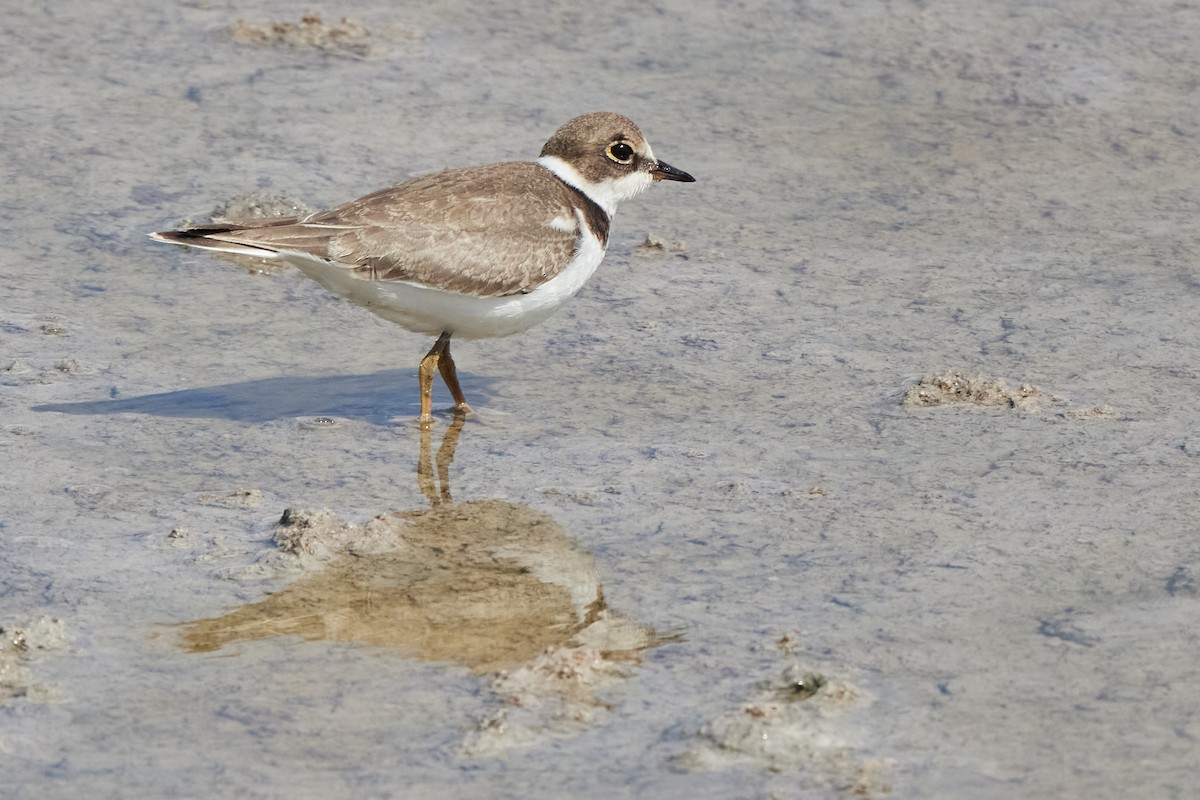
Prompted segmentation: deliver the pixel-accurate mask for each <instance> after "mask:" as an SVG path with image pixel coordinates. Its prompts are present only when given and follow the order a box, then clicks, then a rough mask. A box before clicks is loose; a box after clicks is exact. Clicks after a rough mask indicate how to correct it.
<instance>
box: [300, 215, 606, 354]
mask: <svg viewBox="0 0 1200 800" xmlns="http://www.w3.org/2000/svg"><path fill="white" fill-rule="evenodd" d="M575 216H576V222H575V224H576V225H577V226H578V229H579V231H580V232H581V234H582V235H581V236H580V240H579V247H578V248H577V249H576V251H575V255H574V257H572V258H571V263H570V264H568V265H567V268H566V269H564V270H563V271H562V272H560V273H558V274H557V275H555V276H554V277H553V278H551V279H550V280H548V281H546V282H545V283H543V284H542V285H541V286H539V287H537V288H536V289H534V290H533V291H532V292H529V293H528V294H514V295H509V296H507V297H476V296H474V295H469V294H459V293H457V292H445V291H441V290H438V289H431V288H429V287H427V286H421V285H420V284H416V283H406V282H404V281H368V280H363V279H362V278H359V277H355V275H354V273H353V272H351V271H350V270H348V269H346V268H345V267H343V266H339V265H337V264H331V263H329V262H328V261H324V260H321V259H317V258H313V257H311V256H305V255H302V254H299V253H284V254H283V255H284V257H285V258H287V260H288V261H290V262H291V263H293V264H295V265H296V266H297V267H298V268H299V269H300V271H301V272H303V273H304V274H305V275H307V276H308V277H309V278H312V279H313V280H314V281H316V282H317V283H319V284H321V285H322V286H324V287H325V288H326V289H328V290H330V291H331V292H334V293H335V294H340V295H342V296H343V297H345V298H346V299H347V300H350V301H351V302H352V303H356V304H357V305H360V306H363V307H364V308H367V309H369V310H371V311H373V312H374V313H375V314H378V315H379V316H381V317H383V318H384V319H386V320H388V321H389V322H394V323H396V324H397V325H399V326H401V327H403V328H407V329H408V330H410V331H413V332H414V333H425V334H428V335H430V336H438V335H440V334H441V333H442V331H450V332H451V333H452V334H454V337H455V338H456V339H489V338H493V337H498V336H511V335H512V334H514V333H520V332H521V331H524V330H527V329H529V328H532V327H533V326H534V325H537V324H538V323H539V322H542V321H543V320H545V319H546V318H547V317H549V316H550V315H551V314H553V313H554V312H555V311H557V310H558V308H559V306H561V305H562V304H563V303H565V302H566V301H567V300H569V299H570V298H571V297H573V296H574V295H575V293H576V292H578V291H579V290H580V289H582V288H583V285H584V284H585V283H587V280H588V278H590V277H592V273H594V272H595V271H596V267H598V266H600V262H601V261H602V260H604V245H603V244H601V243H600V240H599V239H598V238H596V236H595V234H593V233H592V231H591V229H590V228H589V227H588V226H587V222H586V221H585V219H584V217H583V215H582V212H580V211H576V212H575Z"/></svg>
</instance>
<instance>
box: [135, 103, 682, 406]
mask: <svg viewBox="0 0 1200 800" xmlns="http://www.w3.org/2000/svg"><path fill="white" fill-rule="evenodd" d="M660 180H670V181H686V182H692V181H694V180H695V178H693V177H692V176H691V175H689V174H688V173H686V172H684V171H683V170H679V169H676V168H675V167H672V166H670V165H669V164H667V163H665V162H663V161H659V160H658V159H657V158H656V157H655V156H654V151H652V150H651V149H650V144H649V143H648V142H647V141H646V138H645V137H644V136H643V135H642V132H641V131H640V130H638V127H637V125H635V124H633V122H632V121H630V120H629V119H627V118H626V117H623V116H621V115H620V114H614V113H611V112H598V113H594V114H584V115H583V116H580V117H576V118H575V119H573V120H571V121H570V122H568V123H566V124H565V125H563V126H562V127H561V128H559V129H558V130H557V131H555V133H554V135H553V136H551V137H550V139H549V141H547V142H546V145H545V146H544V147H543V148H542V152H541V156H540V157H539V158H538V160H537V161H516V162H507V163H502V164H489V165H486V166H479V167H466V168H461V169H447V170H444V171H442V172H437V173H433V174H430V175H423V176H420V177H416V178H412V179H411V180H408V181H405V182H404V183H401V184H399V185H397V186H392V187H390V188H388V189H381V190H379V191H377V192H372V193H371V194H368V195H365V196H363V197H360V198H358V199H357V200H351V201H350V202H348V203H343V204H342V205H340V206H337V207H336V208H333V209H330V210H328V211H318V212H317V213H315V214H310V215H308V216H306V217H303V218H299V217H279V218H263V219H229V220H219V221H216V222H214V223H213V224H209V225H198V226H195V227H191V228H184V229H182V230H177V231H160V232H158V233H152V234H150V236H151V237H152V238H154V239H157V240H159V241H162V242H169V243H171V244H179V245H185V246H187V247H196V248H200V249H204V250H216V251H220V252H224V253H237V254H241V255H249V256H257V257H259V258H265V259H284V260H285V261H287V262H289V263H291V264H294V265H295V266H296V267H298V268H299V269H300V271H301V272H303V273H304V274H305V275H307V276H308V277H309V278H312V279H313V280H315V281H316V282H317V283H319V284H321V285H322V286H324V287H325V288H326V289H329V290H330V291H333V292H335V293H337V294H340V295H342V296H344V297H346V298H347V299H349V300H350V301H351V302H354V303H357V304H358V305H360V306H363V307H364V308H367V309H368V310H370V311H373V312H375V313H376V314H378V315H379V316H381V317H383V318H384V319H386V320H389V321H391V322H394V323H396V324H398V325H400V326H401V327H404V328H406V329H408V330H410V331H413V332H415V333H425V334H429V335H431V336H436V337H438V338H437V341H436V342H435V343H434V345H433V347H432V348H430V350H429V352H428V353H427V354H426V355H425V357H424V358H423V359H421V365H420V369H419V370H418V377H419V381H420V390H421V417H420V422H421V424H422V425H423V426H428V425H429V424H430V422H431V421H432V419H433V416H432V413H431V408H430V407H431V398H432V393H433V374H434V372H441V375H442V380H444V381H445V383H446V386H447V388H449V389H450V394H451V395H452V396H453V397H454V404H455V405H454V409H455V411H456V412H459V413H464V414H465V413H468V412H469V411H470V406H468V405H467V400H466V398H465V397H464V396H463V392H462V389H461V388H460V387H459V385H458V377H457V374H456V372H455V368H454V359H453V358H452V357H451V356H450V338H451V337H452V336H457V337H459V338H461V339H483V338H490V337H497V336H509V335H511V334H514V333H519V332H521V331H524V330H526V329H528V328H530V327H532V326H534V325H536V324H537V323H539V322H541V321H542V320H544V319H546V318H547V317H549V316H550V315H551V314H552V313H554V311H555V310H556V309H558V307H559V306H561V305H562V304H563V303H564V302H565V301H566V300H567V299H568V298H570V297H571V296H573V295H574V294H575V293H576V292H578V291H579V290H580V288H582V286H583V284H584V283H585V282H586V281H587V279H588V278H590V277H591V275H592V273H593V272H595V270H596V267H597V266H599V264H600V261H601V260H602V259H603V258H604V252H605V249H606V247H607V245H608V229H609V225H610V223H611V222H612V218H613V214H615V213H616V210H617V205H618V204H619V203H620V202H621V201H623V200H627V199H629V198H631V197H633V196H635V195H637V194H639V193H641V192H642V191H644V190H645V189H646V188H647V187H649V186H650V184H651V183H653V182H655V181H660Z"/></svg>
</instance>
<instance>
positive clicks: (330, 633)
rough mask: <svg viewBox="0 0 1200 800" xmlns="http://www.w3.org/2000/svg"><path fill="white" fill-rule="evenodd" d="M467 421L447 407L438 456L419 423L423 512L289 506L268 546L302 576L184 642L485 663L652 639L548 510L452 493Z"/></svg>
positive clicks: (635, 646) (194, 629) (616, 650)
mask: <svg viewBox="0 0 1200 800" xmlns="http://www.w3.org/2000/svg"><path fill="white" fill-rule="evenodd" d="M464 421H465V418H464V417H463V416H461V415H456V416H455V417H454V420H453V422H451V424H450V425H449V427H448V428H447V430H446V432H445V434H444V435H443V437H442V441H441V444H440V446H439V448H438V451H437V456H436V460H435V459H434V458H433V456H432V453H431V449H432V448H431V441H430V432H429V431H428V430H427V429H426V430H422V431H421V440H420V452H419V455H418V465H417V482H418V485H419V487H420V490H421V492H422V494H424V496H425V497H426V498H427V499H428V501H429V508H427V509H417V510H409V511H393V512H388V513H384V514H380V515H378V516H376V517H375V518H374V519H372V520H370V521H369V522H367V523H365V524H363V525H356V524H351V523H346V522H344V521H342V520H340V519H338V518H337V517H336V516H334V515H333V514H331V513H329V512H304V511H293V510H288V511H287V512H285V513H284V516H283V518H282V519H281V520H280V522H279V525H278V526H277V530H276V536H275V540H276V543H277V545H278V547H279V549H280V551H282V552H283V553H286V554H289V555H290V556H294V560H295V561H298V562H299V563H301V564H304V565H305V566H306V568H307V569H308V571H309V573H310V574H308V575H307V576H306V577H304V578H301V579H300V580H298V581H296V582H295V583H293V584H292V585H290V586H288V587H286V588H285V589H283V590H281V591H279V592H276V593H274V594H272V595H270V596H269V597H267V598H265V599H263V600H261V601H259V602H257V603H251V604H248V605H244V606H241V607H238V608H235V609H233V610H231V611H230V612H229V613H227V614H224V615H222V616H220V617H214V618H210V619H202V620H197V621H195V622H191V623H188V624H186V625H185V626H184V627H183V632H182V645H183V647H184V648H185V649H186V650H188V651H190V652H194V653H195V652H211V651H214V650H217V649H219V648H222V647H224V646H226V645H228V644H232V643H235V642H245V641H251V640H259V639H266V638H270V637H277V636H299V637H302V638H304V639H307V640H331V641H341V642H357V643H360V644H364V645H368V646H372V647H386V648H395V649H399V650H401V651H403V652H405V653H406V654H408V655H411V656H412V657H415V658H418V659H422V660H428V661H448V662H455V663H458V664H461V665H463V666H465V667H467V668H469V669H471V670H473V671H476V672H489V671H495V670H501V669H512V668H514V667H517V666H519V665H522V664H528V663H532V662H533V661H535V660H536V659H537V658H538V657H539V656H540V655H542V654H545V653H546V652H548V649H554V648H558V649H560V650H564V651H567V652H570V651H572V650H575V649H587V650H588V651H589V652H591V651H594V652H596V653H597V654H601V655H602V657H603V658H605V659H609V660H615V661H622V660H624V661H629V660H634V659H636V656H637V654H638V653H639V652H640V651H641V650H644V649H645V648H647V647H651V646H654V645H656V644H658V643H660V642H661V641H662V639H661V638H660V637H659V636H658V635H657V634H656V633H655V632H654V631H653V630H651V629H650V628H648V627H646V626H644V625H641V624H639V623H636V622H633V621H631V620H629V619H626V618H624V617H622V616H621V615H619V614H617V613H614V612H613V611H611V610H610V609H609V608H608V606H607V604H606V602H605V599H604V591H603V587H602V585H601V582H600V577H599V573H598V571H597V569H596V565H595V561H594V560H593V558H592V556H591V554H589V553H588V552H587V551H586V550H584V549H583V547H582V546H580V544H579V543H578V542H577V541H576V540H575V539H573V538H571V537H570V536H568V535H566V533H565V532H564V531H563V529H562V527H561V526H560V525H559V524H558V523H557V522H556V521H555V520H554V519H553V518H552V517H550V516H549V515H547V514H545V513H542V512H540V511H537V510H535V509H533V508H530V507H529V506H526V505H521V504H516V503H508V502H505V501H501V500H475V501H468V502H457V503H456V502H454V501H453V500H452V499H451V495H450V478H449V475H450V466H451V463H452V461H453V459H454V455H455V451H456V449H457V447H458V444H459V439H460V437H461V435H462V431H463V423H464ZM435 465H436V480H435ZM285 558H286V556H285Z"/></svg>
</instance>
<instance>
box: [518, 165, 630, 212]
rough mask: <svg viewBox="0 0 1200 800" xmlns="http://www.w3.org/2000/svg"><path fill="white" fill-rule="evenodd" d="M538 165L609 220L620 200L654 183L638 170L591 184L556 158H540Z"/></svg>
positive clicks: (575, 170)
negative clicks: (578, 192) (591, 203)
mask: <svg viewBox="0 0 1200 800" xmlns="http://www.w3.org/2000/svg"><path fill="white" fill-rule="evenodd" d="M538 163H539V164H541V165H542V166H543V167H545V168H546V169H548V170H550V171H551V172H553V173H554V174H555V175H557V176H558V177H559V178H560V179H562V180H563V181H564V182H565V183H568V184H570V185H571V186H574V187H575V188H576V189H578V190H579V191H581V192H583V193H584V194H585V195H587V196H588V199H589V200H591V201H592V202H593V203H595V204H596V205H598V206H600V207H601V208H602V209H604V213H605V214H608V216H609V218H610V219H611V218H612V217H613V216H614V215H615V214H616V213H617V205H618V204H619V203H620V202H621V201H622V200H628V199H629V198H631V197H635V196H637V195H639V194H641V193H642V192H644V191H646V189H648V188H649V187H650V184H651V183H653V182H654V179H653V178H651V177H650V173H648V172H642V171H640V170H639V171H637V172H631V173H630V174H628V175H622V176H621V177H620V178H614V179H612V180H604V181H598V182H596V183H592V182H590V181H587V180H585V179H584V177H583V176H582V175H580V174H579V170H577V169H575V167H573V166H571V165H570V164H568V163H567V162H566V161H563V160H562V159H561V158H559V157H558V156H542V157H541V158H539V159H538Z"/></svg>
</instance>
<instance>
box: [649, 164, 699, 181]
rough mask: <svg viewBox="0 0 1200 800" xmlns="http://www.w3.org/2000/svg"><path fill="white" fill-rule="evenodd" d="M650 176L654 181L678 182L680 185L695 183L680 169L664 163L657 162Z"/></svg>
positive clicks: (693, 179)
mask: <svg viewBox="0 0 1200 800" xmlns="http://www.w3.org/2000/svg"><path fill="white" fill-rule="evenodd" d="M650 174H651V175H653V176H654V180H656V181H680V182H682V183H695V182H696V179H695V178H693V177H692V176H691V175H689V174H687V173H686V172H684V171H683V170H681V169H675V167H672V166H671V165H670V164H668V163H667V162H665V161H660V162H658V163H657V164H656V165H655V166H654V168H653V169H651V170H650Z"/></svg>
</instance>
